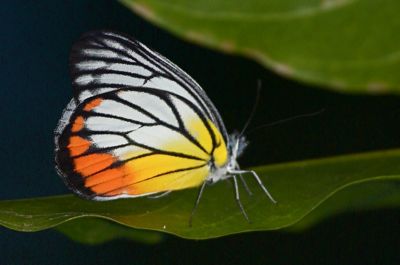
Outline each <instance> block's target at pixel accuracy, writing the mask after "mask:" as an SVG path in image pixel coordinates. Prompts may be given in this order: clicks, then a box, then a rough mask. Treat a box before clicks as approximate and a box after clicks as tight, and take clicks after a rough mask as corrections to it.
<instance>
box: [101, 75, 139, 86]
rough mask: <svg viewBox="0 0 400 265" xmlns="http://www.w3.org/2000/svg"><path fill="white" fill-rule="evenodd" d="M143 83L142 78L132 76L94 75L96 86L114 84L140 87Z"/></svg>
mask: <svg viewBox="0 0 400 265" xmlns="http://www.w3.org/2000/svg"><path fill="white" fill-rule="evenodd" d="M143 82H144V79H143V78H136V77H132V76H127V75H122V74H108V73H107V74H101V75H96V77H95V83H96V84H105V85H108V84H114V85H121V87H124V86H141V85H142V84H143Z"/></svg>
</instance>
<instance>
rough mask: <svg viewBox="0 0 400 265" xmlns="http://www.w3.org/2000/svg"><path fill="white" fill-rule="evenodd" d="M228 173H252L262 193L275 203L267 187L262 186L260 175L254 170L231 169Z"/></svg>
mask: <svg viewBox="0 0 400 265" xmlns="http://www.w3.org/2000/svg"><path fill="white" fill-rule="evenodd" d="M228 173H229V174H245V173H250V174H252V175H253V177H254V178H255V179H256V181H257V182H258V185H260V187H261V189H262V190H263V191H264V193H265V194H266V195H267V196H268V198H269V199H270V200H271V201H272V202H273V203H276V201H275V199H274V198H273V197H272V195H271V194H270V193H269V191H268V190H267V188H266V187H265V186H264V184H263V183H262V181H261V179H260V177H259V176H258V175H257V173H256V172H255V171H254V170H231V171H229V172H228Z"/></svg>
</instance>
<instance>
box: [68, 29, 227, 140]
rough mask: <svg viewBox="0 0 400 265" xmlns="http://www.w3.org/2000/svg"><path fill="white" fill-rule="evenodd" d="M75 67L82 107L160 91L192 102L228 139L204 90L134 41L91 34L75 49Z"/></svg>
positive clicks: (178, 69) (120, 36)
mask: <svg viewBox="0 0 400 265" xmlns="http://www.w3.org/2000/svg"><path fill="white" fill-rule="evenodd" d="M71 65H72V71H71V73H72V79H73V84H74V89H75V90H74V96H75V99H76V100H77V101H78V104H79V103H81V102H83V101H84V100H86V99H87V98H89V97H93V96H96V95H101V94H104V93H107V92H110V91H114V90H120V89H125V88H144V89H146V88H148V89H157V90H160V91H164V92H167V93H171V94H176V95H179V96H181V97H183V98H185V99H187V100H189V101H190V102H191V103H192V104H193V105H195V106H196V107H197V108H198V109H199V110H200V112H201V113H202V115H204V116H206V117H207V118H208V119H209V120H211V121H212V122H213V123H215V124H216V126H217V127H218V128H219V129H220V131H221V132H222V134H223V135H224V137H225V138H227V137H226V130H225V127H224V125H223V123H222V120H221V118H220V116H219V114H218V112H217V111H216V109H215V107H214V106H213V105H212V103H211V101H210V100H209V99H208V97H207V95H206V94H205V92H204V91H203V90H202V88H201V87H200V86H199V85H198V84H197V83H196V82H195V81H194V80H193V79H192V78H191V77H190V76H189V75H187V74H186V73H185V72H184V71H183V70H182V69H180V68H179V67H178V66H176V65H175V64H173V63H172V62H171V61H170V60H168V59H167V58H165V57H163V56H162V55H160V54H158V53H156V52H154V51H152V50H151V49H149V48H148V47H146V46H145V45H143V44H142V43H140V42H138V41H136V40H134V39H132V38H129V37H126V36H122V35H120V34H117V33H113V32H109V31H102V32H93V33H89V34H87V35H85V37H83V38H82V40H81V41H80V42H78V43H77V44H76V45H75V46H74V48H73V49H72V53H71ZM160 110H163V108H160ZM166 119H167V120H169V121H172V119H170V118H166ZM171 124H175V125H176V123H175V122H174V123H171Z"/></svg>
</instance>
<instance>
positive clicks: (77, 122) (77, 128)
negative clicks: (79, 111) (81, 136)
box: [71, 116, 85, 132]
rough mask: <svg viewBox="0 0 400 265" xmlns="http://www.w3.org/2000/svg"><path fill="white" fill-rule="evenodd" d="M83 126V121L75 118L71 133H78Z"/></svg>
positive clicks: (79, 117) (80, 117)
mask: <svg viewBox="0 0 400 265" xmlns="http://www.w3.org/2000/svg"><path fill="white" fill-rule="evenodd" d="M84 124H85V120H84V119H83V117H82V116H78V117H76V118H75V121H74V123H73V124H72V128H71V131H72V132H79V131H80V130H82V129H83V126H84Z"/></svg>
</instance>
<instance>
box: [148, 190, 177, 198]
mask: <svg viewBox="0 0 400 265" xmlns="http://www.w3.org/2000/svg"><path fill="white" fill-rule="evenodd" d="M171 192H172V191H170V190H169V191H166V192H162V193H158V194H156V195H152V196H151V195H150V196H147V198H149V199H158V198H162V197H164V196H167V195H168V194H170V193H171Z"/></svg>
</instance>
